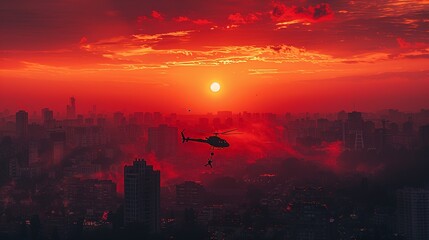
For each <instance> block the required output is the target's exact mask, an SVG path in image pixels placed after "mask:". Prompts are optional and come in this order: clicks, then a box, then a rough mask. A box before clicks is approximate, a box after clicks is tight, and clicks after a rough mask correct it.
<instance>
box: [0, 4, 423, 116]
mask: <svg viewBox="0 0 429 240" xmlns="http://www.w3.org/2000/svg"><path fill="white" fill-rule="evenodd" d="M1 7H2V9H3V10H4V13H3V14H2V15H3V16H2V21H1V35H2V38H1V40H0V41H1V44H0V54H1V58H0V61H1V67H0V96H1V97H0V98H1V99H0V100H1V101H0V102H1V106H0V107H7V108H10V109H11V110H12V109H19V108H22V107H24V106H31V107H32V108H34V109H39V108H41V107H44V106H47V104H48V103H54V104H55V106H52V107H55V109H57V110H58V111H60V110H61V111H62V109H61V106H62V105H64V96H71V95H73V96H76V98H77V99H79V101H80V103H81V104H82V105H85V107H84V109H82V110H85V111H87V110H89V109H90V108H91V106H92V105H93V104H96V105H97V106H99V107H100V108H101V109H105V110H109V109H117V110H119V109H122V110H126V111H134V110H138V109H141V108H145V109H147V110H151V111H152V110H163V111H171V112H176V111H178V110H177V109H187V108H189V107H192V108H193V109H194V110H195V111H198V112H202V113H204V112H210V111H216V110H218V109H217V107H218V106H219V105H216V104H221V105H220V106H222V107H221V108H222V109H230V110H234V111H243V110H249V111H261V110H264V111H265V110H267V111H276V112H282V111H314V110H326V111H336V110H338V109H352V108H353V106H357V107H358V108H359V109H362V110H378V109H382V108H389V107H395V108H400V109H404V110H416V109H420V108H422V107H425V106H424V105H425V104H423V103H425V102H426V103H427V102H429V95H428V94H427V91H426V90H425V89H428V88H429V77H428V70H429V69H428V66H429V62H428V57H427V56H428V52H429V40H428V34H427V33H428V31H429V30H428V29H429V25H428V24H429V23H428V21H427V19H426V16H427V13H428V9H429V5H428V2H427V1H411V0H405V1H396V0H383V1H382V2H379V3H377V4H372V2H371V1H333V2H332V1H329V2H323V1H256V0H252V1H246V2H245V4H244V3H243V1H233V2H232V3H231V2H230V1H220V2H219V1H202V2H198V3H196V2H195V1H190V0H185V1H180V2H177V3H176V2H169V1H156V2H153V1H132V0H131V1H121V2H117V1H107V2H98V1H96V2H93V1H90V2H86V1H78V2H76V3H73V4H70V3H69V2H68V1H58V2H57V3H56V4H50V2H48V1H37V3H36V2H35V3H28V2H24V1H21V0H18V1H4V2H2V3H1ZM82 9H85V11H82ZM201 9H204V11H201ZM38 16H40V17H38ZM72 19H73V20H72ZM214 78H220V79H222V84H223V85H225V86H228V89H227V90H225V91H222V92H223V93H222V94H223V97H222V99H216V101H217V102H216V103H215V102H212V101H213V99H212V98H211V97H210V96H209V95H206V94H205V93H204V92H202V91H199V90H197V89H203V88H204V86H205V84H207V83H206V82H205V81H206V80H205V79H214ZM380 89H385V90H383V91H379V90H380ZM363 95H364V96H365V98H362V96H363ZM185 96H192V98H194V99H200V100H202V101H201V102H204V104H196V103H195V101H194V99H189V97H185ZM255 96H258V97H257V98H255ZM165 99H170V100H173V99H174V101H165ZM219 101H222V103H220V102H219ZM149 102H150V103H151V104H150V105H149V104H148V103H149ZM154 102H156V104H153V103H154ZM296 102H299V103H300V104H299V106H298V105H296V104H295V103H296ZM167 103H168V104H167ZM191 103H192V104H191ZM190 105H192V106H190ZM123 106H126V109H124V107H123Z"/></svg>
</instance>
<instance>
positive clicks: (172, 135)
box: [148, 124, 178, 158]
mask: <svg viewBox="0 0 429 240" xmlns="http://www.w3.org/2000/svg"><path fill="white" fill-rule="evenodd" d="M177 145H178V131H177V128H176V127H169V126H167V125H165V124H161V125H159V126H158V127H150V128H149V129H148V150H149V151H151V152H154V153H155V155H156V156H157V157H158V158H164V157H169V156H172V155H174V154H175V153H176V152H177Z"/></svg>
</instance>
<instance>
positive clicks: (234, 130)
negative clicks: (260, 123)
mask: <svg viewBox="0 0 429 240" xmlns="http://www.w3.org/2000/svg"><path fill="white" fill-rule="evenodd" d="M233 131H237V129H236V128H235V129H231V130H228V131H225V132H220V133H217V134H226V133H230V132H233Z"/></svg>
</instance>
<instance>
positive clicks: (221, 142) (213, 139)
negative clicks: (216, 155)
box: [180, 129, 239, 149]
mask: <svg viewBox="0 0 429 240" xmlns="http://www.w3.org/2000/svg"><path fill="white" fill-rule="evenodd" d="M236 130H237V129H232V130H228V131H225V132H215V133H213V134H214V135H212V136H209V137H206V138H205V139H203V138H190V137H185V134H184V131H185V130H183V131H182V132H181V133H180V134H181V135H182V143H184V142H189V141H192V142H201V143H207V144H209V145H210V146H211V148H212V149H215V148H227V147H229V143H228V142H227V141H226V140H225V139H222V138H220V137H219V136H218V135H229V134H239V133H231V132H233V131H236Z"/></svg>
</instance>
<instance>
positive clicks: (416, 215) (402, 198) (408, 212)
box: [396, 188, 429, 240]
mask: <svg viewBox="0 0 429 240" xmlns="http://www.w3.org/2000/svg"><path fill="white" fill-rule="evenodd" d="M396 200H397V214H398V219H397V220H398V231H399V233H401V234H403V235H404V236H405V239H407V240H427V239H429V189H414V188H404V189H400V190H398V191H397V193H396Z"/></svg>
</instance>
